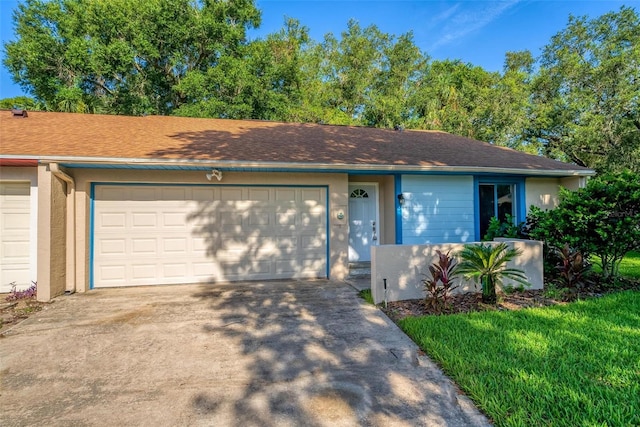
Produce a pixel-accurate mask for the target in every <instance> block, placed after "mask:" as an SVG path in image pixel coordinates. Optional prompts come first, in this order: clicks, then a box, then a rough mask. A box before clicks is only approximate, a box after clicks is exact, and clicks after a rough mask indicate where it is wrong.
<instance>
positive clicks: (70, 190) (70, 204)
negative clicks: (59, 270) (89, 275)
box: [49, 163, 76, 294]
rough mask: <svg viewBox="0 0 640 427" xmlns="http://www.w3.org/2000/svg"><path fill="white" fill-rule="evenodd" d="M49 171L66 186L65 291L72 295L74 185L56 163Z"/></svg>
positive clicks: (73, 287)
mask: <svg viewBox="0 0 640 427" xmlns="http://www.w3.org/2000/svg"><path fill="white" fill-rule="evenodd" d="M49 170H50V171H51V173H52V174H53V176H55V177H56V178H58V179H60V180H62V181H64V182H65V183H66V184H67V215H66V216H67V224H66V228H67V232H66V233H65V234H66V239H67V240H66V244H65V247H66V252H67V253H66V262H67V265H66V270H67V271H66V274H65V276H66V279H67V280H66V282H67V284H66V291H65V294H72V293H74V292H75V291H76V262H75V261H76V201H75V200H76V183H75V181H74V180H73V178H72V177H70V176H69V175H67V174H66V173H64V172H62V171H61V170H60V166H59V165H58V164H57V163H50V164H49Z"/></svg>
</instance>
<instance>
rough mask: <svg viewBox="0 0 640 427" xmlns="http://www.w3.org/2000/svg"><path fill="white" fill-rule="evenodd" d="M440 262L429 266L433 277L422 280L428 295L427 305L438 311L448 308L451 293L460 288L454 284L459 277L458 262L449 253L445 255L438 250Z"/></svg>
mask: <svg viewBox="0 0 640 427" xmlns="http://www.w3.org/2000/svg"><path fill="white" fill-rule="evenodd" d="M436 253H437V254H438V261H437V262H434V263H433V264H431V265H430V266H429V273H431V276H430V277H429V276H426V275H425V278H424V279H423V280H422V284H423V285H424V288H425V291H426V293H427V295H426V298H425V303H426V304H427V305H430V306H431V307H433V308H434V309H435V310H436V311H440V310H441V309H442V308H443V307H446V306H447V300H448V299H449V296H450V295H451V292H452V291H453V290H454V289H456V288H457V287H458V285H455V284H454V280H455V278H456V276H457V272H456V266H457V261H456V260H455V259H454V258H453V257H451V256H450V255H449V252H447V253H446V254H443V253H442V252H441V251H439V250H436Z"/></svg>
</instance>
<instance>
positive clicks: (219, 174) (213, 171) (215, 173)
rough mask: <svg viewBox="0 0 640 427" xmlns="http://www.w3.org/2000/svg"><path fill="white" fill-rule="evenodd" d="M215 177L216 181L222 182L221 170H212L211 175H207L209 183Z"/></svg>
mask: <svg viewBox="0 0 640 427" xmlns="http://www.w3.org/2000/svg"><path fill="white" fill-rule="evenodd" d="M214 176H215V177H216V179H217V180H218V181H220V180H221V179H222V171H221V170H218V169H211V173H208V174H207V175H206V177H207V179H208V180H209V181H211V179H212V178H213V177H214Z"/></svg>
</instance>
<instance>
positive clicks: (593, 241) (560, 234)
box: [529, 172, 640, 279]
mask: <svg viewBox="0 0 640 427" xmlns="http://www.w3.org/2000/svg"><path fill="white" fill-rule="evenodd" d="M529 216H530V222H531V223H532V227H531V231H530V236H531V237H532V238H534V239H538V240H543V241H545V242H546V243H547V244H548V245H549V246H556V247H564V245H565V243H566V244H568V245H569V246H570V247H572V248H574V249H575V250H577V251H579V252H580V253H581V254H582V256H583V257H584V258H585V259H588V258H589V257H590V256H591V255H597V256H598V258H599V260H598V262H599V264H600V266H601V267H602V272H603V276H604V278H605V279H607V278H615V277H616V276H617V273H618V268H619V265H620V261H622V259H623V258H624V256H625V255H626V254H627V253H628V252H630V251H633V250H638V249H640V176H638V175H637V174H634V173H631V172H624V173H621V174H618V175H611V174H609V175H603V176H601V177H598V178H594V179H592V180H590V181H589V183H588V184H587V186H586V187H585V188H582V189H579V190H577V191H569V190H566V189H563V190H562V191H561V194H560V203H559V205H558V207H557V208H555V209H553V210H551V211H547V212H543V211H540V210H539V209H538V210H536V209H532V210H531V212H530V213H529Z"/></svg>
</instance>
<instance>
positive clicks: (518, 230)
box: [482, 214, 523, 242]
mask: <svg viewBox="0 0 640 427" xmlns="http://www.w3.org/2000/svg"><path fill="white" fill-rule="evenodd" d="M522 227H523V224H518V225H516V222H515V218H514V217H513V216H511V215H509V214H507V215H506V217H505V220H504V221H500V220H499V219H498V218H497V217H495V216H494V217H491V219H490V220H489V228H487V234H485V235H484V237H483V238H482V240H484V241H489V242H490V241H492V240H493V239H495V238H496V237H510V238H514V239H516V238H520V237H522Z"/></svg>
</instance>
